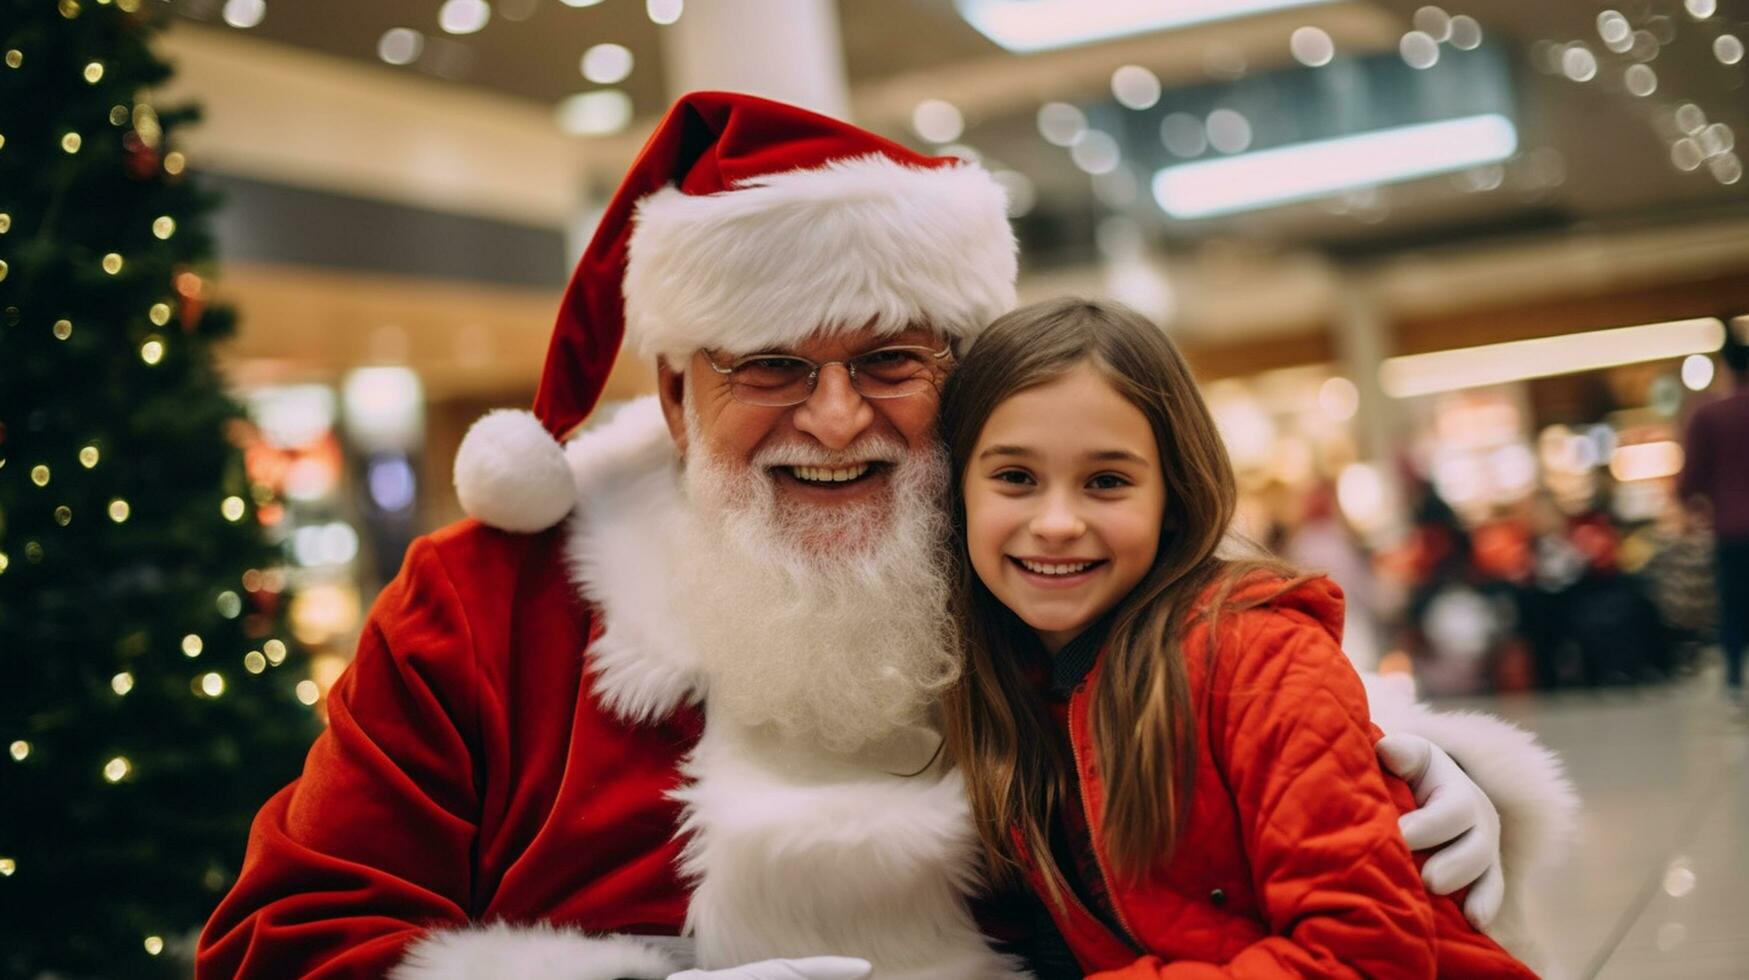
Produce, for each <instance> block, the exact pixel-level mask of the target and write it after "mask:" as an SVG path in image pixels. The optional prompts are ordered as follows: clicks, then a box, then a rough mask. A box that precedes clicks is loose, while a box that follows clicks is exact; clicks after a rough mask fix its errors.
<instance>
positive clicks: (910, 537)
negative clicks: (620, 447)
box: [678, 418, 959, 753]
mask: <svg viewBox="0 0 1749 980" xmlns="http://www.w3.org/2000/svg"><path fill="white" fill-rule="evenodd" d="M688 423H689V428H691V429H694V431H693V432H692V438H691V439H690V440H689V444H690V445H691V446H693V447H695V449H694V451H693V452H690V453H688V457H687V460H686V466H685V488H686V495H687V500H688V504H689V506H688V508H687V512H688V520H687V527H686V529H685V533H684V538H685V541H686V556H687V557H686V560H685V561H683V562H681V563H680V564H681V570H680V573H679V574H680V576H681V577H682V579H683V582H682V585H683V586H684V588H683V589H682V590H681V591H680V593H679V594H680V595H682V596H684V597H685V601H684V602H683V603H682V604H681V606H682V608H681V609H680V610H678V615H680V616H681V618H682V619H683V620H684V622H685V624H686V626H687V627H688V629H689V632H690V633H691V634H692V636H693V638H694V642H695V646H696V649H697V650H698V652H699V655H700V659H701V660H702V661H703V669H704V673H705V675H706V677H707V684H708V687H707V697H708V699H709V702H710V705H711V710H712V712H713V713H715V712H719V711H720V712H724V713H726V714H727V716H728V717H730V718H731V719H733V720H735V721H737V722H740V723H742V724H746V725H751V726H770V727H773V728H775V729H776V730H778V731H779V732H781V733H783V734H784V735H787V736H791V737H796V738H805V739H811V740H814V741H817V742H818V743H819V744H821V745H822V746H823V747H825V748H827V749H829V750H831V751H834V752H841V753H848V752H851V751H853V750H855V749H857V748H860V747H862V746H864V745H867V744H868V743H870V742H873V741H876V740H879V739H883V738H886V737H888V736H891V735H893V734H894V733H896V732H898V731H900V730H901V729H904V728H906V727H908V726H912V725H915V724H918V723H919V722H921V721H922V720H923V719H924V718H925V716H926V713H927V711H928V708H929V706H930V704H931V703H932V702H933V701H934V700H935V698H936V697H937V695H939V694H940V692H941V691H942V690H944V689H945V688H946V687H947V686H948V685H950V684H952V683H953V681H954V680H955V679H956V678H957V677H958V675H959V657H958V654H957V643H956V640H955V634H954V631H953V627H952V625H951V621H950V618H949V616H948V615H947V599H948V595H949V589H950V582H951V579H950V577H949V574H948V569H947V562H946V560H945V554H944V544H945V538H946V535H947V532H948V525H947V520H946V517H945V516H944V515H943V513H942V511H941V494H942V493H943V491H944V488H945V486H946V483H947V460H946V454H945V453H943V452H941V451H939V450H929V451H923V452H915V453H911V452H907V451H906V450H905V448H904V447H903V446H893V445H891V444H880V445H872V446H871V445H868V444H866V443H864V444H859V445H858V446H857V447H856V449H855V450H854V451H853V452H846V453H839V454H826V453H822V452H820V451H817V450H809V449H806V448H803V447H788V448H787V449H781V450H779V451H777V452H774V453H764V454H761V456H759V457H756V458H755V459H754V460H753V461H752V467H751V468H750V469H749V468H747V467H744V466H733V465H728V464H725V463H723V462H721V461H718V460H715V459H713V458H711V457H710V456H709V454H708V453H706V452H701V451H698V447H702V446H703V445H704V444H703V442H702V441H701V440H700V438H699V433H698V432H697V431H696V428H695V423H694V422H693V420H692V419H691V418H689V419H688ZM871 458H872V459H891V460H895V461H896V463H895V464H894V465H893V467H892V471H891V473H890V474H888V477H889V486H888V492H887V493H883V494H878V495H875V497H874V498H872V499H868V500H862V501H854V502H850V503H846V504H835V505H824V506H816V505H808V504H801V503H797V502H793V501H786V500H783V499H781V498H780V496H779V494H778V492H777V488H776V485H775V483H774V480H773V478H772V476H771V474H770V473H769V471H768V467H769V466H771V465H774V464H776V463H786V464H790V465H807V464H813V465H831V464H833V463H839V462H844V461H847V460H851V459H871Z"/></svg>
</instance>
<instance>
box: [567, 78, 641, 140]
mask: <svg viewBox="0 0 1749 980" xmlns="http://www.w3.org/2000/svg"><path fill="white" fill-rule="evenodd" d="M554 118H556V119H557V120H558V123H559V128H560V129H562V130H564V131H565V132H567V133H570V134H571V135H573V136H608V135H611V134H613V133H617V132H619V131H620V130H622V129H625V128H626V126H627V125H628V124H630V123H631V121H632V100H631V97H630V96H628V95H626V94H625V93H624V92H621V91H619V90H618V89H611V88H610V89H602V90H601V91H599V92H584V93H582V94H581V95H573V96H571V97H570V98H568V99H566V100H564V101H563V102H560V103H559V105H558V108H557V109H556V110H555V111H554Z"/></svg>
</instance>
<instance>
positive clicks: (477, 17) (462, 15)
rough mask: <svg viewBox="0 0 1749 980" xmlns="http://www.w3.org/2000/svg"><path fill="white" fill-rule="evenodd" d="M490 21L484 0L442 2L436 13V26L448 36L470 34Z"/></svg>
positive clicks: (489, 13) (489, 14)
mask: <svg viewBox="0 0 1749 980" xmlns="http://www.w3.org/2000/svg"><path fill="white" fill-rule="evenodd" d="M491 19H492V8H491V7H489V6H487V5H486V2H485V0H443V6H442V7H440V8H438V11H437V26H439V27H441V28H443V29H444V31H445V32H446V33H449V34H472V33H474V32H475V31H477V30H479V29H480V28H482V27H485V26H486V21H488V20H491Z"/></svg>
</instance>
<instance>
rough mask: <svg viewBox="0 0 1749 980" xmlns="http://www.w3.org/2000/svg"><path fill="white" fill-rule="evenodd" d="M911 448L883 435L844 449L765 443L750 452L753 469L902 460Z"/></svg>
mask: <svg viewBox="0 0 1749 980" xmlns="http://www.w3.org/2000/svg"><path fill="white" fill-rule="evenodd" d="M908 455H910V451H909V450H908V449H907V448H906V446H905V444H904V443H901V442H899V441H898V440H895V439H891V438H888V437H886V436H873V437H869V438H865V439H863V440H862V441H860V442H857V443H856V444H855V445H852V446H850V447H848V448H846V449H838V450H832V449H826V448H825V447H823V446H809V445H805V444H802V443H783V444H780V445H776V446H767V447H765V448H764V449H761V450H759V451H758V452H757V453H754V454H753V466H754V467H755V468H756V469H762V470H763V469H771V468H773V467H778V466H822V467H841V466H856V465H858V464H861V463H889V464H891V463H902V462H904V461H905V459H906V457H907V456H908Z"/></svg>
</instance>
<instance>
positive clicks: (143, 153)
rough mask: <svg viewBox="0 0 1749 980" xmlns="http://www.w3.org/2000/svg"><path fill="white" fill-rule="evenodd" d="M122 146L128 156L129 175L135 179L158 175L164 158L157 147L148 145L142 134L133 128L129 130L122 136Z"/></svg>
mask: <svg viewBox="0 0 1749 980" xmlns="http://www.w3.org/2000/svg"><path fill="white" fill-rule="evenodd" d="M121 148H122V152H123V154H124V156H125V158H126V163H127V168H128V175H129V176H131V177H133V178H134V179H135V180H151V179H152V178H153V177H154V176H156V175H157V173H158V165H159V164H160V163H161V162H162V159H163V158H162V157H160V156H159V155H158V151H157V150H156V149H154V148H152V147H150V146H147V145H146V141H145V140H143V139H140V134H138V133H136V132H133V131H132V130H130V131H128V132H127V133H126V134H125V135H123V136H122V138H121Z"/></svg>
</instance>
